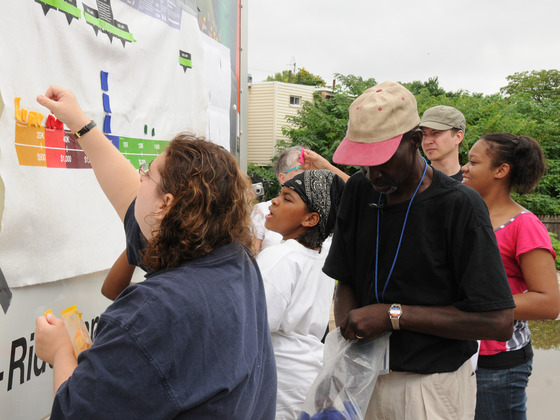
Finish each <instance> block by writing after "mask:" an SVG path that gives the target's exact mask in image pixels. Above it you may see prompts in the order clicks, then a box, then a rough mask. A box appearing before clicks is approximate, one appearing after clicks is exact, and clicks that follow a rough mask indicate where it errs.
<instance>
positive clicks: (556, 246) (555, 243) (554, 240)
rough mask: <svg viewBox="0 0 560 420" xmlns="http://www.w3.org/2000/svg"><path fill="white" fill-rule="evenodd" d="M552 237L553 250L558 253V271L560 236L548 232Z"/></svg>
mask: <svg viewBox="0 0 560 420" xmlns="http://www.w3.org/2000/svg"><path fill="white" fill-rule="evenodd" d="M548 234H549V235H550V241H551V242H552V248H554V252H556V261H555V264H556V269H557V270H560V240H558V235H557V234H556V233H552V232H548Z"/></svg>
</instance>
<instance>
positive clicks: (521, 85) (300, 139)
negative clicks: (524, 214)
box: [279, 70, 560, 215]
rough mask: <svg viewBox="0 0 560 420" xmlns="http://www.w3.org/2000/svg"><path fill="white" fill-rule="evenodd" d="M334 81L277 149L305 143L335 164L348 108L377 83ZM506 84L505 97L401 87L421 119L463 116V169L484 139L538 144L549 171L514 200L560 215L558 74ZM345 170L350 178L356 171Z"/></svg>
mask: <svg viewBox="0 0 560 420" xmlns="http://www.w3.org/2000/svg"><path fill="white" fill-rule="evenodd" d="M335 77H336V79H337V81H338V84H337V86H336V87H335V89H334V92H333V96H332V97H331V98H328V99H325V98H323V97H322V96H321V95H319V94H316V95H315V96H314V100H313V102H312V103H309V102H308V103H305V104H304V105H303V106H302V108H301V110H300V112H299V113H298V115H296V116H294V117H289V118H288V120H289V124H290V126H288V127H284V129H283V133H284V135H285V136H287V137H288V138H289V140H288V141H286V142H282V143H281V144H279V147H280V148H284V147H286V146H291V145H295V144H302V145H304V146H305V147H308V148H310V149H312V150H314V151H316V152H317V153H320V154H321V155H322V156H323V157H325V158H326V159H328V160H330V161H332V156H333V154H334V152H335V150H336V148H337V146H338V145H339V144H340V142H341V141H342V139H343V138H344V136H345V134H346V128H347V124H348V108H349V106H350V104H351V103H352V101H353V100H354V98H356V97H357V96H359V95H360V94H361V93H362V92H364V91H365V90H366V89H368V88H369V87H372V86H374V85H375V84H376V81H375V79H374V78H369V79H367V80H364V79H363V78H362V77H359V76H354V75H342V74H335ZM507 80H508V85H507V86H506V87H504V88H502V89H501V94H494V95H483V94H481V93H470V92H468V91H464V90H459V91H457V92H447V91H445V89H443V88H442V87H441V86H440V85H439V80H438V78H437V77H432V78H429V79H428V81H426V82H421V81H413V82H410V83H403V85H404V86H406V87H407V88H408V89H410V90H411V92H412V93H413V94H414V96H415V97H416V100H417V102H418V112H419V113H420V115H422V114H423V113H424V111H425V110H426V109H428V108H431V107H432V106H436V105H449V106H453V107H455V108H457V109H459V110H460V111H461V112H463V114H464V115H465V118H466V120H467V130H466V133H465V138H464V140H463V145H462V147H461V151H460V156H459V159H460V161H461V163H463V164H464V163H466V162H467V160H468V150H469V149H470V148H471V147H472V145H473V144H474V143H475V142H476V141H478V140H479V139H480V138H481V137H482V136H483V135H484V134H487V133H492V132H502V131H505V132H511V133H514V134H518V135H521V134H523V135H527V136H531V137H533V138H534V139H536V140H537V141H538V142H539V144H540V145H541V147H542V149H543V152H544V154H545V157H546V159H547V167H548V169H547V171H546V173H545V175H544V177H543V178H542V179H541V181H540V183H539V185H538V187H537V188H536V190H535V192H534V193H532V194H526V195H519V194H514V199H515V200H516V201H518V202H519V203H520V204H522V205H523V206H525V207H526V208H527V209H529V210H531V211H532V212H534V213H536V214H548V215H560V119H559V118H558V115H560V71H557V70H547V71H545V70H541V71H531V72H522V73H515V74H514V75H512V76H508V77H507ZM504 95H505V96H504ZM341 169H342V170H344V171H345V172H347V173H352V172H353V171H354V170H355V169H354V168H351V167H342V168H341Z"/></svg>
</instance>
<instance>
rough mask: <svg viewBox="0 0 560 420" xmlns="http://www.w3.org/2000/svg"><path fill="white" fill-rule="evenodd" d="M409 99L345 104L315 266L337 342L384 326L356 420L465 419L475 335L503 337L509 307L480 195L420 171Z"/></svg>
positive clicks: (507, 333) (394, 88)
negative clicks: (367, 397)
mask: <svg viewBox="0 0 560 420" xmlns="http://www.w3.org/2000/svg"><path fill="white" fill-rule="evenodd" d="M419 122H420V118H419V116H418V110H417V105H416V100H415V98H414V96H413V95H412V93H410V92H409V91H408V90H407V89H406V88H404V87H403V86H401V85H399V84H397V83H393V82H384V83H381V84H379V85H377V86H374V87H372V88H370V89H368V90H366V91H365V92H364V93H363V94H362V95H361V96H359V97H358V98H357V99H356V100H355V101H354V102H353V103H352V105H351V106H350V115H349V121H348V131H347V133H346V137H345V138H344V140H343V141H342V142H341V144H340V145H339V146H338V149H337V150H336V152H335V154H334V158H333V160H334V162H336V163H339V164H344V165H355V166H360V167H361V171H359V172H357V173H356V174H354V175H353V176H352V177H351V178H350V180H349V181H348V182H347V184H346V187H345V190H344V193H343V196H342V201H341V204H340V208H339V213H338V218H337V225H336V228H335V233H334V237H333V242H332V245H331V249H330V252H329V255H328V257H327V260H326V263H325V266H324V268H323V271H324V272H325V273H326V274H327V275H329V276H330V277H332V278H334V279H336V280H338V287H337V289H336V298H335V308H334V310H335V319H336V323H337V325H338V326H340V328H341V331H342V334H343V335H344V337H345V338H347V339H359V340H367V339H372V338H375V337H377V336H379V335H380V334H382V333H385V332H387V331H392V334H391V338H390V369H391V372H390V373H389V374H387V375H381V376H380V377H379V378H378V380H377V383H376V386H375V389H374V392H373V395H372V398H371V401H370V405H369V408H368V411H367V413H366V418H367V419H399V420H402V419H415V420H418V419H420V420H421V419H426V420H427V419H434V418H446V419H447V418H456V419H472V418H473V416H474V408H475V396H476V379H475V376H474V374H473V368H472V364H471V361H470V357H471V356H472V355H473V354H474V353H475V352H476V350H477V342H476V340H477V339H488V337H493V338H492V339H497V340H502V341H503V340H507V339H508V338H509V337H511V335H512V330H513V310H512V308H513V307H514V306H515V305H514V303H513V299H512V296H511V291H510V289H509V286H508V282H507V278H506V275H505V271H504V268H503V265H502V262H501V258H500V253H499V251H498V247H497V245H496V239H495V237H494V233H493V231H492V224H491V223H490V218H489V216H488V211H487V209H486V206H485V205H484V202H483V201H482V199H481V197H480V196H479V195H478V194H477V193H476V192H474V191H473V190H470V189H469V188H467V187H465V186H464V185H462V184H460V183H457V182H456V181H454V180H452V179H451V178H449V177H447V176H445V175H444V174H443V173H442V172H440V171H438V170H436V169H434V168H432V167H431V166H430V165H428V164H427V162H426V160H425V159H424V158H423V157H422V155H421V154H420V151H419V147H420V145H421V142H422V131H421V130H420V128H419V126H418V125H419Z"/></svg>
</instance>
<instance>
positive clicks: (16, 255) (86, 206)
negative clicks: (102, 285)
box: [0, 0, 239, 314]
mask: <svg viewBox="0 0 560 420" xmlns="http://www.w3.org/2000/svg"><path fill="white" fill-rule="evenodd" d="M237 16H238V2H237V0H229V1H227V0H222V1H217V0H216V1H214V2H213V1H210V0H207V1H201V0H122V1H120V0H84V1H80V0H7V1H3V2H2V6H1V7H0V51H1V52H2V58H1V59H0V95H1V103H0V110H2V113H1V115H0V178H1V180H0V181H1V182H0V200H2V202H3V206H2V202H0V210H2V209H3V212H2V214H0V217H1V218H0V223H1V224H0V303H1V304H2V309H3V310H4V312H6V310H7V306H9V301H10V297H11V292H10V289H12V288H15V287H21V286H28V285H34V284H38V283H44V282H51V281H55V280H59V279H65V278H70V277H76V276H80V275H83V274H87V273H93V272H97V271H100V270H104V269H106V268H108V267H110V266H111V264H112V263H113V261H114V259H115V258H116V256H117V255H119V254H120V252H121V251H122V250H123V249H124V246H125V243H124V235H123V232H122V225H121V223H120V220H119V219H118V217H117V216H116V213H115V212H114V211H113V209H112V208H111V207H110V205H109V203H108V201H107V200H106V199H105V197H104V195H103V193H102V191H101V189H100V188H99V187H98V185H97V181H96V179H95V176H94V174H93V171H92V170H91V167H90V164H89V161H88V159H87V156H85V154H84V153H83V151H82V150H81V148H80V146H79V144H78V142H77V141H76V138H75V137H74V135H73V134H72V133H70V132H69V131H68V129H67V128H66V127H65V126H64V125H63V124H62V123H61V122H60V121H58V120H57V119H56V118H55V117H54V116H53V115H49V112H48V110H47V109H45V108H43V107H41V106H40V105H38V104H37V102H36V100H35V98H36V96H37V95H38V94H41V93H44V92H45V90H46V89H47V87H48V86H49V85H51V84H57V85H61V86H64V87H67V88H69V89H71V90H73V91H74V92H75V94H76V96H77V97H78V100H79V102H80V104H81V106H82V108H83V109H84V111H85V113H86V115H88V116H89V117H90V118H92V119H93V120H95V121H96V122H97V124H98V126H99V127H100V128H101V129H102V130H103V132H104V133H105V134H106V136H107V137H108V138H109V139H110V140H111V141H112V143H113V144H114V146H115V147H116V148H118V149H119V150H120V151H121V152H122V153H123V154H124V155H125V156H126V157H127V158H128V159H129V160H130V161H131V162H132V164H133V165H134V166H136V167H138V166H139V165H141V164H142V163H144V162H146V161H151V160H153V159H154V158H155V157H156V156H157V155H158V154H159V153H161V152H162V151H163V150H164V149H165V147H166V146H167V144H168V142H169V140H170V139H171V138H172V137H173V136H174V135H175V134H177V133H179V132H181V131H189V132H192V133H194V134H197V135H201V136H205V137H206V138H208V139H210V140H212V141H214V142H216V143H219V144H221V145H223V146H224V147H226V148H227V149H229V150H232V151H234V150H233V148H234V147H235V144H236V141H235V126H236V124H235V116H236V112H235V109H236V107H235V106H234V105H236V101H237V80H236V69H237V65H238V63H237V62H236V51H237V49H236V48H237V30H238V25H239V23H238V19H237ZM2 103H3V107H2V105H1V104H2ZM2 184H3V188H2ZM0 314H1V313H0Z"/></svg>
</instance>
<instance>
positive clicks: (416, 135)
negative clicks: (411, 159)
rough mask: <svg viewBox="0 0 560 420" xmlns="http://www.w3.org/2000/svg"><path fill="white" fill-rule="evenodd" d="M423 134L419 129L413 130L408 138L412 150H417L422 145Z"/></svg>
mask: <svg viewBox="0 0 560 420" xmlns="http://www.w3.org/2000/svg"><path fill="white" fill-rule="evenodd" d="M423 137H424V133H422V130H421V129H420V128H417V129H415V130H414V131H413V132H412V135H411V136H410V142H411V143H412V145H413V147H414V149H418V148H419V147H420V146H421V145H422V138H423Z"/></svg>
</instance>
